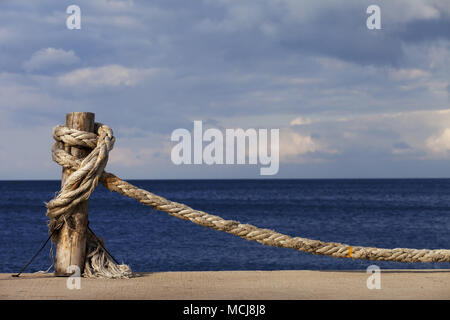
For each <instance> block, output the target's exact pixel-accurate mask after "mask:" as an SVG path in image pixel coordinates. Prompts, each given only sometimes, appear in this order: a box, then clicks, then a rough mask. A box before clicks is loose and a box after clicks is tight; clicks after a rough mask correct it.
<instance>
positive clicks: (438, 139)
mask: <svg viewBox="0 0 450 320" xmlns="http://www.w3.org/2000/svg"><path fill="white" fill-rule="evenodd" d="M426 146H427V147H428V148H429V149H430V150H431V151H432V152H434V153H437V154H446V153H447V151H450V128H446V129H445V130H444V131H443V132H442V133H440V134H438V135H433V136H431V137H429V138H428V139H427V140H426Z"/></svg>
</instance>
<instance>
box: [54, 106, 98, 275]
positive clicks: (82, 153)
mask: <svg viewBox="0 0 450 320" xmlns="http://www.w3.org/2000/svg"><path fill="white" fill-rule="evenodd" d="M66 126H67V127H69V128H72V129H76V130H82V131H88V132H94V126H95V114H94V113H91V112H72V113H68V114H66ZM64 148H65V150H66V151H67V152H69V153H71V154H72V155H73V156H75V157H77V158H84V157H86V156H87V155H88V154H89V152H90V150H87V149H84V148H76V147H68V146H64ZM71 174H72V170H70V169H64V168H63V172H62V184H64V182H65V180H66V179H67V178H68V177H69V176H70V175H71ZM88 206H89V201H83V202H81V203H80V204H79V205H78V206H76V208H75V211H74V213H73V214H72V215H71V217H70V218H68V219H67V222H66V223H65V224H64V225H63V226H62V228H61V230H60V231H59V235H58V238H57V241H56V245H57V247H56V261H55V275H56V276H69V275H71V274H72V272H67V268H68V267H69V266H71V265H76V266H78V267H79V268H80V272H81V274H82V273H83V269H84V262H85V257H86V233H87V226H88Z"/></svg>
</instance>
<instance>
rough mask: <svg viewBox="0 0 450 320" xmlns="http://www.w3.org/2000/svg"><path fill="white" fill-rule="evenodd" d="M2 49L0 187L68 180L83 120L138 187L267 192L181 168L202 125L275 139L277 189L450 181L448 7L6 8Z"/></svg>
mask: <svg viewBox="0 0 450 320" xmlns="http://www.w3.org/2000/svg"><path fill="white" fill-rule="evenodd" d="M71 4H76V5H78V6H80V8H81V30H68V29H67V28H66V18H67V16H68V15H67V14H66V8H67V7H68V6H69V5H71ZM370 4H377V5H379V6H380V8H381V24H382V29H381V30H368V29H367V27H366V19H367V17H368V16H369V15H368V14H367V13H366V9H367V7H368V6H369V5H370ZM0 47H1V50H0V179H58V178H59V177H60V173H61V171H60V169H59V168H58V166H57V165H56V164H55V163H53V162H52V161H51V155H50V148H51V144H52V139H51V130H52V127H54V126H55V125H57V124H62V123H63V122H64V120H65V114H66V113H67V112H72V111H91V112H95V113H96V119H97V121H100V122H102V123H105V124H108V125H109V126H111V127H112V128H113V130H114V133H115V136H116V138H117V142H116V145H115V149H114V150H113V151H112V152H111V155H110V161H109V164H108V167H107V170H109V171H111V172H114V173H116V174H117V175H119V176H121V177H123V178H128V179H130V178H141V179H145V178H158V179H164V178H170V179H172V178H259V177H260V176H259V166H249V165H231V166H225V165H221V166H220V165H215V166H207V165H190V166H189V165H181V166H176V165H174V164H172V162H171V160H170V150H171V148H172V147H173V146H174V143H173V142H171V141H170V135H171V133H172V131H173V130H174V129H177V128H186V129H189V130H192V127H193V121H194V120H202V121H203V123H204V125H205V126H208V127H214V128H218V129H221V130H225V129H226V128H244V129H246V128H279V129H280V160H281V163H280V170H279V173H278V175H276V176H274V177H275V178H363V177H371V178H382V177H450V102H449V92H450V76H449V75H450V2H449V1H448V0H428V1H425V0H423V1H421V0H396V1H381V0H371V1H361V0H346V1H334V0H333V1H331V0H330V1H301V0H258V1H250V0H192V1H184V0H177V1H175V0H155V1H138V0H135V1H125V0H122V1H119V0H116V1H112V0H111V1H107V0H96V1H81V0H78V1H76V2H75V1H62V0H40V1H28V0H14V1H9V0H2V1H1V2H0Z"/></svg>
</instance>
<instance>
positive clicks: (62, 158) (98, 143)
mask: <svg viewBox="0 0 450 320" xmlns="http://www.w3.org/2000/svg"><path fill="white" fill-rule="evenodd" d="M96 132H97V133H96V134H94V133H89V132H83V131H78V130H74V129H69V128H67V127H63V126H57V127H55V128H54V130H53V137H54V138H55V140H56V143H55V144H54V145H53V148H52V157H53V160H54V161H55V162H57V163H58V164H59V165H61V166H62V167H64V168H70V169H71V170H74V172H73V173H72V174H71V175H70V177H69V178H68V179H67V181H66V182H65V184H64V186H63V187H62V189H61V191H60V192H59V194H58V195H57V197H56V198H55V199H53V200H52V201H50V202H49V203H48V204H47V209H48V211H47V216H48V217H49V218H50V222H49V227H50V231H52V230H54V228H60V227H61V225H62V224H63V222H64V220H65V219H67V217H69V216H70V215H71V214H72V209H73V208H74V207H75V206H76V205H77V204H78V203H79V202H81V201H85V200H87V199H89V196H90V195H91V193H92V192H93V190H94V189H95V187H96V186H97V184H98V181H100V182H101V183H102V184H103V185H104V186H105V187H106V188H107V189H109V190H111V191H116V192H118V193H120V194H122V195H125V196H127V197H130V198H133V199H136V200H137V201H139V202H140V203H142V204H144V205H147V206H149V207H152V208H154V209H156V210H160V211H165V212H167V213H168V214H170V215H171V216H174V217H177V218H179V219H183V220H188V221H191V222H193V223H195V224H198V225H201V226H204V227H208V228H212V229H215V230H219V231H224V232H227V233H230V234H233V235H235V236H239V237H241V238H244V239H246V240H248V241H257V242H259V243H261V244H264V245H269V246H274V247H281V248H291V249H295V250H299V251H304V252H308V253H312V254H317V255H327V256H331V257H335V258H353V259H365V260H377V261H395V262H450V250H448V249H435V250H429V249H408V248H395V249H382V248H374V247H361V246H349V245H347V244H342V243H335V242H323V241H320V240H312V239H307V238H300V237H291V236H288V235H284V234H281V233H278V232H276V231H273V230H269V229H261V228H258V227H255V226H253V225H250V224H242V223H240V222H238V221H234V220H224V219H222V218H221V217H218V216H215V215H211V214H208V213H206V212H203V211H199V210H195V209H192V208H190V207H188V206H186V205H184V204H181V203H177V202H173V201H170V200H167V199H165V198H163V197H160V196H157V195H155V194H153V193H151V192H149V191H146V190H143V189H139V188H137V187H135V186H133V185H132V184H130V183H128V182H125V181H123V180H121V179H120V178H118V177H116V176H115V175H113V174H111V173H107V172H105V171H104V168H105V166H106V163H107V161H108V153H109V151H111V149H112V148H113V145H114V141H115V139H114V136H113V133H112V130H111V129H110V128H109V127H107V126H105V125H102V124H96ZM61 143H65V144H66V146H73V147H87V148H92V151H91V153H90V154H89V155H88V156H87V157H86V158H85V159H83V160H79V159H77V158H75V157H74V156H72V155H71V154H70V153H68V152H66V151H65V150H64V148H63V147H62V144H61ZM89 246H92V248H91V249H90V251H89V252H88V258H89V259H86V260H87V261H86V266H87V267H88V268H87V271H85V274H84V275H85V276H104V277H128V276H129V274H130V273H129V272H130V270H129V268H128V267H127V266H123V265H121V266H117V265H116V264H115V263H114V262H113V261H111V260H110V259H109V257H108V255H106V254H105V253H104V250H101V248H100V246H98V245H95V244H93V242H92V241H90V242H89V245H88V247H89ZM99 255H101V257H99ZM88 260H89V261H88ZM94 261H95V263H94ZM93 265H95V266H96V267H95V268H94V267H93ZM103 265H106V266H107V267H108V268H106V269H108V272H106V271H104V270H103V269H105V268H103V267H102V266H103ZM127 268H128V269H127ZM113 269H117V270H120V271H116V272H114V271H111V270H113ZM122 273H123V274H122Z"/></svg>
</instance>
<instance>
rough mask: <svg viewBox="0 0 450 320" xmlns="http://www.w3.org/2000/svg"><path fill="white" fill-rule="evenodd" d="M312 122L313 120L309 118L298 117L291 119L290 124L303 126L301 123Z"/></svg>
mask: <svg viewBox="0 0 450 320" xmlns="http://www.w3.org/2000/svg"><path fill="white" fill-rule="evenodd" d="M310 123H311V120H310V119H308V118H304V117H297V118H295V119H293V120H292V121H291V123H290V125H291V126H301V125H305V124H310Z"/></svg>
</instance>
